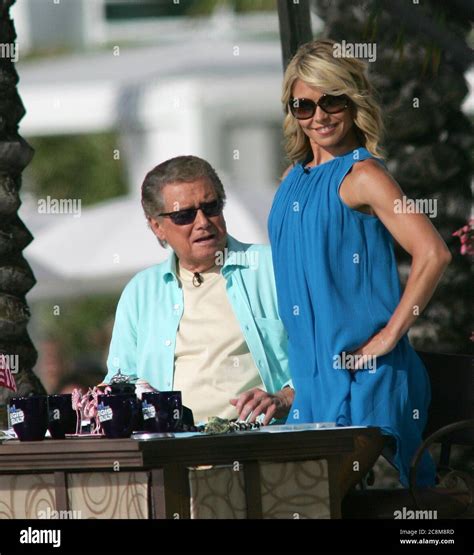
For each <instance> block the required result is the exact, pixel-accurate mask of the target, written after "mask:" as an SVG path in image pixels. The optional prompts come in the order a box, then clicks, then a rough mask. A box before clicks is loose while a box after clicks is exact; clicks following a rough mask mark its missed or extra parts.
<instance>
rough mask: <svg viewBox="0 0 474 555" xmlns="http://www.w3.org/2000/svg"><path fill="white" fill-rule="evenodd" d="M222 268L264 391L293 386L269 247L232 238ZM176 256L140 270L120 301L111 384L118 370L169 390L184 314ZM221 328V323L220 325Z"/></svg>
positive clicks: (110, 362) (112, 347)
mask: <svg viewBox="0 0 474 555" xmlns="http://www.w3.org/2000/svg"><path fill="white" fill-rule="evenodd" d="M226 254H227V256H226V259H225V262H224V261H223V262H224V264H223V266H222V269H221V274H222V276H223V277H224V278H225V280H226V282H227V284H226V290H227V297H228V299H229V302H230V304H231V306H232V309H233V310H234V313H235V315H236V317H237V320H238V321H239V323H240V328H241V330H242V333H243V335H244V338H245V340H246V342H247V345H248V347H249V350H250V353H251V355H252V357H253V360H254V362H255V365H256V367H257V369H258V372H259V374H260V377H261V379H262V382H263V384H264V386H265V389H266V391H267V392H269V393H275V392H276V391H278V390H280V389H282V388H283V387H284V386H286V385H291V380H290V375H289V369H288V357H287V334H286V331H285V328H284V326H283V324H282V322H281V320H280V317H279V314H278V308H277V296H276V290H275V281H274V275H273V265H272V255H271V249H270V246H269V245H253V244H245V243H241V242H240V241H237V240H236V239H234V238H233V237H231V236H228V239H227V253H226ZM176 260H177V259H176V255H175V253H174V252H173V253H172V254H171V256H170V257H169V258H168V259H167V260H165V261H164V262H162V263H161V264H157V265H156V266H152V267H151V268H148V269H146V270H143V271H142V272H139V273H138V274H137V275H136V276H135V277H133V278H132V280H131V281H130V282H129V283H128V284H127V285H126V287H125V289H124V290H123V293H122V295H121V297H120V300H119V303H118V306H117V312H116V316H115V324H114V329H113V333H112V340H111V343H110V350H109V356H108V359H107V368H108V373H107V376H106V377H105V379H104V381H105V382H109V381H110V380H111V378H112V376H113V375H114V374H115V373H117V371H118V369H120V371H121V372H122V374H126V375H128V376H130V377H131V378H132V379H133V380H136V379H138V378H142V379H144V380H146V381H147V382H148V383H149V384H150V385H152V386H153V387H154V388H156V389H158V390H161V391H169V390H171V389H172V388H173V375H174V352H175V345H176V334H177V331H178V327H179V322H180V320H181V316H182V315H183V292H182V290H181V287H180V284H179V280H178V278H177V276H176ZM222 325H223V326H225V322H222Z"/></svg>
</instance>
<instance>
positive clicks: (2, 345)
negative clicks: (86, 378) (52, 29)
mask: <svg viewBox="0 0 474 555" xmlns="http://www.w3.org/2000/svg"><path fill="white" fill-rule="evenodd" d="M14 2H15V0H0V45H1V46H2V47H3V48H2V51H1V52H2V57H1V58H0V354H4V355H7V357H11V356H15V357H16V360H17V361H18V373H17V374H14V378H15V381H16V383H17V388H18V393H19V394H20V395H29V394H31V393H42V392H43V388H42V386H41V383H40V382H39V380H38V378H37V377H36V376H35V374H34V373H33V371H32V368H33V366H34V365H35V363H36V359H37V352H36V349H35V347H34V345H33V343H32V342H31V339H30V337H29V335H28V332H27V329H26V326H27V324H28V320H29V318H30V312H29V309H28V305H27V303H26V300H25V295H26V293H27V292H28V291H29V290H30V289H31V288H32V287H33V285H34V284H35V283H36V280H35V278H34V276H33V272H32V271H31V268H30V266H29V265H28V262H27V261H26V260H25V258H24V257H23V255H22V251H23V249H24V248H25V247H26V246H27V245H28V244H29V243H30V242H31V241H32V239H33V237H32V235H31V233H30V232H29V231H28V229H27V228H26V227H25V225H24V223H23V222H22V221H21V220H20V218H19V217H18V208H19V207H20V204H21V200H20V187H21V172H22V171H23V169H24V168H25V167H26V166H27V165H28V164H29V162H30V161H31V159H32V158H33V149H32V148H31V147H30V146H29V145H28V143H27V142H26V141H25V140H24V139H22V138H21V136H20V135H19V134H18V124H19V122H20V120H21V119H22V117H23V116H24V115H25V109H24V107H23V104H22V102H21V99H20V97H19V95H18V92H17V83H18V75H17V72H16V70H15V66H14V63H13V61H12V59H11V58H12V56H10V57H8V56H6V55H5V54H7V53H8V52H10V53H11V52H13V50H12V49H13V45H14V44H15V40H16V33H15V28H14V25H13V21H12V20H11V19H10V15H9V10H10V7H11V5H12V4H13V3H14ZM10 360H14V359H10ZM10 396H11V392H10V391H9V390H7V389H4V388H0V404H3V406H4V404H5V402H6V401H7V399H8V398H9V397H10Z"/></svg>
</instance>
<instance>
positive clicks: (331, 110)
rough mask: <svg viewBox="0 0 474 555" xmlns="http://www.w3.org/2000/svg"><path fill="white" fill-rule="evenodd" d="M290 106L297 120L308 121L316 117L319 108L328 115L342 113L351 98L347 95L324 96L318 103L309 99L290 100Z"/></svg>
mask: <svg viewBox="0 0 474 555" xmlns="http://www.w3.org/2000/svg"><path fill="white" fill-rule="evenodd" d="M288 106H289V108H290V112H291V113H292V114H293V116H294V117H295V118H296V119H308V118H312V117H313V116H314V114H315V113H316V108H317V107H318V106H319V107H320V108H321V110H324V111H325V112H326V113H327V114H337V113H338V112H342V111H343V110H345V109H346V108H347V107H348V106H349V98H348V97H347V96H346V95H345V94H340V95H338V96H335V95H332V94H323V95H322V96H321V98H320V99H319V100H318V101H317V102H314V100H310V99H309V98H290V101H289V102H288Z"/></svg>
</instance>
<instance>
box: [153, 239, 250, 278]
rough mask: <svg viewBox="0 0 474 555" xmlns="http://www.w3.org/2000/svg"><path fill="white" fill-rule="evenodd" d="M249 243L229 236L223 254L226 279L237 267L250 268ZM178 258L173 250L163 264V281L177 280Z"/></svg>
mask: <svg viewBox="0 0 474 555" xmlns="http://www.w3.org/2000/svg"><path fill="white" fill-rule="evenodd" d="M250 246H251V245H249V244H248V243H241V242H240V241H238V240H237V239H235V238H234V237H232V236H231V235H229V234H227V246H226V250H225V252H224V253H223V256H225V262H224V265H223V266H222V270H221V273H222V274H223V275H224V277H225V276H226V275H227V274H228V273H229V272H232V271H233V270H234V269H235V268H236V267H241V268H248V267H249V261H248V257H247V256H245V252H246V251H247V249H248V248H249V247H250ZM177 261H178V259H177V256H176V253H175V252H174V251H173V250H171V254H170V256H168V258H167V259H166V260H165V261H164V262H163V265H164V272H163V279H164V280H165V281H166V282H168V281H171V280H173V279H175V280H177V274H176V264H177Z"/></svg>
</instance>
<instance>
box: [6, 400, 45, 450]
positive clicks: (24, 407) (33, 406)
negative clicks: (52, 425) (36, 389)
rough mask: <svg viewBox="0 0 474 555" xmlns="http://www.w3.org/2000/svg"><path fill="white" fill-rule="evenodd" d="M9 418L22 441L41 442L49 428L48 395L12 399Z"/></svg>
mask: <svg viewBox="0 0 474 555" xmlns="http://www.w3.org/2000/svg"><path fill="white" fill-rule="evenodd" d="M9 417H10V424H11V426H12V427H13V429H14V430H15V433H16V435H17V436H18V439H19V440H20V441H41V440H42V439H44V437H45V435H46V430H47V428H48V400H47V397H46V395H34V396H31V397H12V398H11V399H10V401H9Z"/></svg>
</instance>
